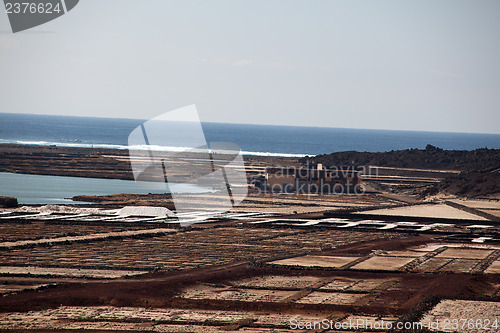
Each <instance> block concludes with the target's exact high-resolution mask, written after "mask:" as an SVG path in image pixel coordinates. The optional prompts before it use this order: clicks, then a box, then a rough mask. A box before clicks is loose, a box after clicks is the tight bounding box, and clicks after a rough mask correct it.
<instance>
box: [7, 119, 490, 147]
mask: <svg viewBox="0 0 500 333" xmlns="http://www.w3.org/2000/svg"><path fill="white" fill-rule="evenodd" d="M142 122H144V120H138V119H117V118H116V119H115V118H90V117H70V116H49V115H30V114H13V113H0V143H18V144H34V145H57V146H73V147H95V148H116V149H128V146H127V140H128V135H129V134H130V132H131V131H132V130H133V129H134V128H136V127H137V126H139V125H140V124H141V123H142ZM202 126H203V129H204V132H205V137H206V139H207V141H208V142H232V143H235V144H237V145H239V146H240V148H241V150H242V151H243V152H244V154H247V155H263V156H305V155H318V154H328V153H332V152H338V151H348V150H356V151H368V152H381V151H390V150H400V149H408V148H421V149H422V148H425V146H426V145H427V144H431V145H433V146H437V147H440V148H443V149H450V150H473V149H476V148H485V147H486V148H496V149H500V135H499V134H470V133H445V132H418V131H394V130H368V129H351V128H324V127H301V126H271V125H248V124H223V123H203V124H202ZM174 146H175V144H174ZM164 148H165V149H169V148H170V147H164Z"/></svg>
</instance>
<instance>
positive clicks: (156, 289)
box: [0, 235, 498, 315]
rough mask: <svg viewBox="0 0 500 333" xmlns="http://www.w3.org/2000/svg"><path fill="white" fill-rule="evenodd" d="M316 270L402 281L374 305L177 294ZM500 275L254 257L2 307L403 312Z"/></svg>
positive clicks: (371, 245) (72, 286)
mask: <svg viewBox="0 0 500 333" xmlns="http://www.w3.org/2000/svg"><path fill="white" fill-rule="evenodd" d="M429 239H430V236H427V235H426V236H418V237H413V238H410V239H401V240H387V241H385V240H382V241H380V240H379V241H374V242H366V243H362V244H357V245H351V246H345V247H343V248H340V249H337V250H330V251H329V253H331V254H348V253H349V254H354V253H358V254H359V253H368V252H369V251H371V250H373V249H386V250H389V249H390V250H392V249H398V250H399V249H404V248H406V247H408V246H410V245H411V246H413V245H417V244H421V243H423V242H425V241H426V240H429ZM267 274H273V275H275V274H279V275H315V276H321V277H334V276H338V277H348V278H357V279H370V278H375V279H388V278H397V279H400V280H401V282H400V284H399V286H398V288H397V290H387V291H385V292H383V293H382V294H381V295H380V296H379V297H378V298H377V299H376V300H375V301H374V302H372V303H370V304H368V305H358V306H357V305H333V304H298V303H271V302H244V301H228V300H191V299H182V298H177V297H175V296H176V295H178V294H179V293H180V292H181V290H182V289H183V288H184V287H186V286H188V285H192V284H194V283H198V282H208V283H215V284H227V282H228V281H232V280H236V279H240V278H248V277H251V276H258V275H267ZM495 281H498V276H496V275H470V274H453V275H450V274H419V273H399V272H387V273H380V272H369V271H368V272H357V271H326V270H325V271H322V270H293V269H286V268H273V267H253V266H252V265H251V263H249V262H235V263H232V264H227V265H222V266H213V267H209V268H202V269H195V270H186V271H178V272H157V273H151V274H148V275H144V276H141V277H136V278H130V279H120V280H113V281H109V282H102V281H100V282H89V283H67V284H62V285H60V286H57V287H54V288H48V289H44V290H39V291H26V292H22V293H19V294H12V295H8V296H5V297H3V299H2V302H1V303H0V312H10V311H29V310H41V309H46V308H55V307H58V306H60V305H73V306H97V305H114V306H140V307H165V308H197V309H219V310H224V309H231V310H242V311H250V310H254V311H277V312H288V313H303V312H309V311H314V312H315V313H331V312H332V311H342V312H349V313H376V314H380V315H384V314H387V315H388V314H392V315H394V314H396V315H401V314H404V313H407V312H408V311H409V310H410V309H411V308H412V307H414V306H416V305H417V304H418V303H419V302H420V301H422V300H423V299H424V298H426V297H429V296H432V295H440V296H445V297H449V298H456V297H461V298H463V297H465V298H467V297H471V298H474V297H480V296H482V295H485V294H492V293H493V292H494V290H493V289H494V287H493V286H492V285H493V284H494V282H495Z"/></svg>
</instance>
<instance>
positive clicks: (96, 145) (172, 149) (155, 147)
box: [0, 139, 314, 157]
mask: <svg viewBox="0 0 500 333" xmlns="http://www.w3.org/2000/svg"><path fill="white" fill-rule="evenodd" d="M2 143H3V144H9V143H10V144H20V145H36V146H57V147H75V148H101V149H121V150H128V149H131V150H153V151H170V152H187V151H190V152H194V151H195V150H194V149H193V148H189V147H174V146H159V145H131V146H127V145H114V144H105V143H94V144H91V143H81V142H76V143H72V142H47V141H21V140H4V139H0V144H2ZM241 153H242V155H249V156H268V157H304V156H314V155H308V154H289V153H271V152H258V151H242V152H241Z"/></svg>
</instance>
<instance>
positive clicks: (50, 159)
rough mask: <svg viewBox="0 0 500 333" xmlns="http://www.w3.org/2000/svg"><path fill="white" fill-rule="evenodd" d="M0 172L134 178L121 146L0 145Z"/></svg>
mask: <svg viewBox="0 0 500 333" xmlns="http://www.w3.org/2000/svg"><path fill="white" fill-rule="evenodd" d="M244 159H245V162H246V163H247V164H265V165H290V164H295V163H297V162H298V158H292V157H277V156H256V155H244ZM0 172H10V173H21V174H36V175H49V176H69V177H86V178H104V179H122V180H134V176H133V174H132V168H131V165H130V161H129V152H128V150H125V149H111V148H82V147H60V146H39V145H20V144H0Z"/></svg>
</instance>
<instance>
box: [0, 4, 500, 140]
mask: <svg viewBox="0 0 500 333" xmlns="http://www.w3.org/2000/svg"><path fill="white" fill-rule="evenodd" d="M498 17H500V1H496V0H493V1H485V0H474V1H472V0H470V1H463V0H441V1H435V0H418V1H417V0H414V1H400V0H391V1H371V0H366V1H359V0H345V1H333V0H331V1H330V0H328V1H326V0H325V1H319V0H308V1H306V0H303V1H293V0H285V1H277V0H274V1H270V0H265V1H261V0H251V1H250V0H245V1H243V0H227V1H221V0H212V1H206V0H202V1H190V0H178V1H168V0H142V1H123V0H81V1H80V3H79V4H78V5H77V6H76V7H75V8H74V9H73V10H72V11H70V12H69V13H67V14H66V15H64V16H62V17H60V18H58V19H56V20H53V21H51V22H48V23H46V24H44V25H41V26H39V27H36V28H33V29H31V30H28V31H26V32H20V33H16V34H13V33H12V32H11V30H10V25H9V22H8V19H7V15H6V14H5V12H4V11H3V8H2V10H0V112H9V113H36V114H57V115H75V116H92V117H119V118H141V119H149V118H152V117H155V116H157V115H159V114H162V113H164V112H167V111H170V110H173V109H176V108H180V107H183V106H186V105H190V104H196V106H197V109H198V112H199V114H200V118H201V119H202V121H211V122H225V123H247V124H270V125H298V126H322V127H344V128H368V129H396V130H420V131H445V132H473V133H496V134H500V38H499V33H500V20H499V19H498Z"/></svg>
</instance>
